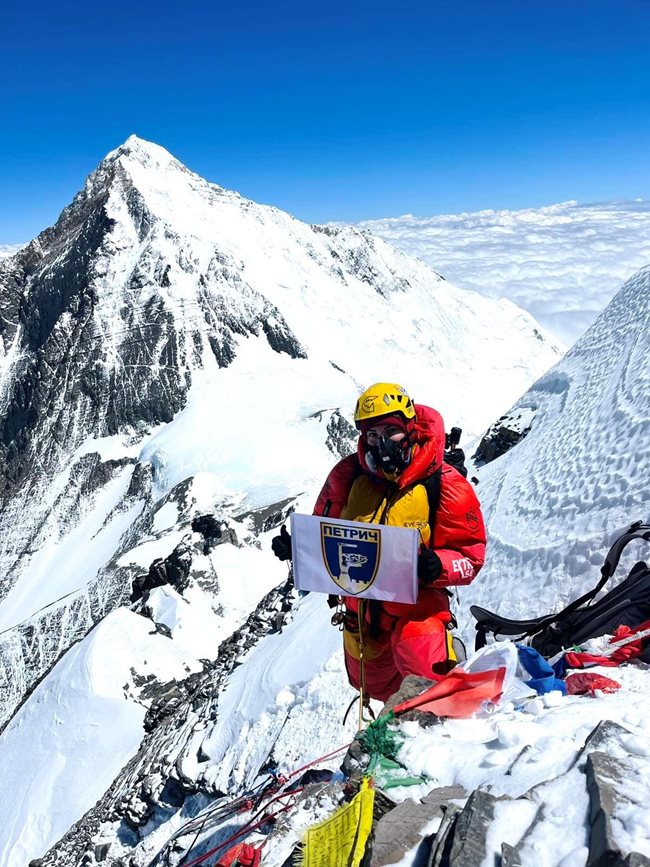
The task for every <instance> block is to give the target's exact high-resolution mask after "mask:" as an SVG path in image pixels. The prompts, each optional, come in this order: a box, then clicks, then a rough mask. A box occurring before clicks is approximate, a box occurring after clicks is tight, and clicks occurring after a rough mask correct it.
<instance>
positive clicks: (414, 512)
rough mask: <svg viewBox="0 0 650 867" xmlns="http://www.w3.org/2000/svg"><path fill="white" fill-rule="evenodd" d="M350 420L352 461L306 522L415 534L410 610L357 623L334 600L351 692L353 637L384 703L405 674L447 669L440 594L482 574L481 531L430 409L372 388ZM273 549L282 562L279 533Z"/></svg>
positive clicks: (356, 676) (402, 607) (348, 607)
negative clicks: (337, 521)
mask: <svg viewBox="0 0 650 867" xmlns="http://www.w3.org/2000/svg"><path fill="white" fill-rule="evenodd" d="M354 421H355V424H356V427H357V429H358V430H359V431H360V437H359V442H358V447H357V453H356V454H354V455H350V456H348V457H346V458H343V459H342V460H341V461H339V463H338V464H337V465H336V466H335V467H334V468H333V469H332V471H331V472H330V474H329V476H328V477H327V480H326V482H325V484H324V486H323V489H322V491H321V492H320V494H319V496H318V499H317V501H316V506H315V508H314V514H315V515H320V516H325V515H327V516H329V517H331V518H344V519H347V520H352V521H366V522H368V523H375V524H388V525H391V526H401V527H414V528H416V529H418V530H419V532H420V539H421V544H420V550H419V555H418V563H417V574H418V579H419V595H418V601H417V603H415V604H414V605H408V604H404V603H396V602H390V603H389V602H377V601H375V600H372V601H370V602H368V603H367V604H365V605H364V606H363V608H364V609H365V612H364V622H363V623H362V624H359V620H358V611H359V602H360V600H359V599H358V598H355V597H348V596H345V597H343V603H344V605H345V617H344V630H343V646H344V653H345V664H346V668H347V672H348V677H349V680H350V683H351V684H352V686H354V687H355V688H357V689H358V688H359V685H360V677H361V672H360V665H359V655H360V654H359V643H360V637H362V639H363V647H364V652H363V657H364V682H365V690H366V693H367V694H368V695H369V696H370V697H371V698H375V699H378V700H380V701H385V700H386V699H387V698H388V697H389V696H390V695H392V694H393V693H394V692H396V691H397V690H398V689H399V687H400V685H401V682H402V678H404V677H405V676H406V675H408V674H415V675H420V676H424V677H428V678H431V679H439V678H440V677H442V676H443V675H444V674H446V673H447V672H448V671H449V670H450V668H452V667H453V665H454V660H455V656H454V653H453V649H452V644H451V633H450V631H449V626H450V624H451V623H452V620H453V618H452V615H451V612H450V609H449V597H450V592H449V591H448V589H447V588H449V587H453V586H457V585H461V584H469V583H470V582H471V581H472V580H473V579H474V577H475V576H476V574H477V572H478V571H479V569H480V568H481V566H482V565H483V561H484V557H485V541H486V540H485V527H484V524H483V517H482V515H481V509H480V505H479V502H478V499H477V497H476V494H475V493H474V489H473V487H472V486H471V484H470V483H469V482H468V481H467V480H466V479H465V478H464V477H463V476H462V475H461V474H460V473H459V472H458V471H457V470H456V469H454V468H453V466H450V465H448V464H445V463H444V462H443V456H444V448H445V431H444V424H443V421H442V417H441V416H440V414H439V413H438V412H437V411H436V410H435V409H432V408H430V407H427V406H421V405H418V404H414V403H413V402H412V401H411V399H410V397H409V395H408V394H407V392H406V391H405V389H404V388H402V387H401V386H399V385H396V384H393V383H376V384H375V385H373V386H371V387H370V388H368V389H366V391H364V393H363V394H362V395H361V396H360V397H359V399H358V401H357V404H356V409H355V412H354ZM272 547H273V551H274V553H275V555H276V556H277V557H279V558H280V559H281V560H283V559H290V557H291V539H290V536H289V534H288V533H287V531H286V529H285V528H284V527H283V528H282V532H281V533H280V535H279V536H276V537H275V538H274V539H273V541H272ZM360 629H361V630H362V635H361V636H360V634H359V630H360Z"/></svg>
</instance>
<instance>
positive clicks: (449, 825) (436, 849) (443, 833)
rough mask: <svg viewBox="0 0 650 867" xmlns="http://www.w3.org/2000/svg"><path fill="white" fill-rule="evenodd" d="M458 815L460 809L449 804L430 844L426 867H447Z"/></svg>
mask: <svg viewBox="0 0 650 867" xmlns="http://www.w3.org/2000/svg"><path fill="white" fill-rule="evenodd" d="M459 815H460V807H457V806H456V805H455V804H449V806H448V808H447V810H446V812H445V815H444V817H443V820H442V822H441V823H440V827H439V828H438V832H437V833H436V834H435V835H434V837H433V840H432V842H431V852H430V854H429V858H428V860H427V862H426V867H448V865H449V854H450V852H451V847H452V845H453V840H454V828H455V826H456V821H457V819H458V816H459ZM479 863H480V862H479Z"/></svg>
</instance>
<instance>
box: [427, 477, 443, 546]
mask: <svg viewBox="0 0 650 867" xmlns="http://www.w3.org/2000/svg"><path fill="white" fill-rule="evenodd" d="M422 484H423V485H424V488H425V490H426V492H427V499H428V500H429V530H430V532H431V535H430V536H429V546H430V547H433V531H434V529H435V526H436V520H437V517H438V508H439V506H440V494H441V488H442V467H438V469H437V470H436V471H435V472H434V473H432V474H431V475H430V476H429V477H428V478H426V479H425V480H424V482H423V483H422Z"/></svg>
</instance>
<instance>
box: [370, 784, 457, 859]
mask: <svg viewBox="0 0 650 867" xmlns="http://www.w3.org/2000/svg"><path fill="white" fill-rule="evenodd" d="M465 796H466V792H465V791H464V789H462V788H461V787H460V786H447V787H444V788H440V789H434V790H433V791H432V792H429V794H428V795H427V796H426V798H424V799H423V800H422V802H421V803H416V802H415V801H403V802H402V803H401V804H398V805H397V806H395V808H394V809H393V810H391V811H390V812H389V813H387V814H386V815H385V816H383V818H382V819H380V821H379V822H378V823H377V827H376V828H375V831H374V841H373V844H372V857H371V859H370V865H371V867H384V865H387V864H394V863H396V862H397V861H401V859H402V858H403V857H404V855H405V854H406V852H407V851H408V850H409V849H411V848H413V847H414V846H415V845H416V844H417V843H418V841H420V840H421V839H422V836H423V835H422V833H421V832H422V830H423V828H424V827H425V826H426V825H427V823H428V822H430V821H431V820H432V819H436V818H439V819H442V818H443V817H444V815H445V812H446V807H447V805H448V804H449V801H451V800H452V799H453V798H463V797H465Z"/></svg>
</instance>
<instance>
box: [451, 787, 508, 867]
mask: <svg viewBox="0 0 650 867" xmlns="http://www.w3.org/2000/svg"><path fill="white" fill-rule="evenodd" d="M498 800H499V798H496V797H495V796H494V795H491V794H490V793H489V792H484V791H482V790H480V789H477V790H476V791H475V792H472V794H471V795H470V796H469V799H468V801H467V804H466V805H465V807H464V808H463V810H462V812H461V813H460V814H459V815H458V817H457V819H456V821H455V822H454V826H453V830H452V842H451V846H450V848H449V854H448V860H447V861H442V862H441V863H442V864H446V863H448V864H449V867H476V865H477V864H481V863H482V862H483V860H484V859H485V857H486V855H487V848H486V838H487V833H488V829H489V827H490V824H491V822H492V820H493V819H494V808H495V805H496V803H497V801H498Z"/></svg>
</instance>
